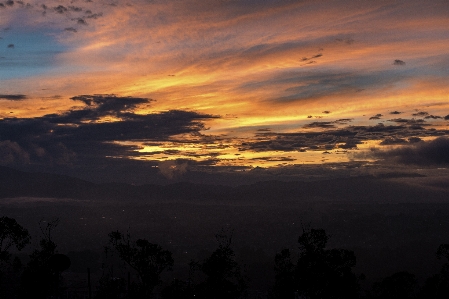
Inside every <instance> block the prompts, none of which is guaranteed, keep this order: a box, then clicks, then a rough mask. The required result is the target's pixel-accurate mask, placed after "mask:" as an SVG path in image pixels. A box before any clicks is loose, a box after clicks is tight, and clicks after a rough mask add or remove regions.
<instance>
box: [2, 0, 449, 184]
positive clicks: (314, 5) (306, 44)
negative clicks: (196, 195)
mask: <svg viewBox="0 0 449 299" xmlns="http://www.w3.org/2000/svg"><path fill="white" fill-rule="evenodd" d="M448 82H449V2H448V1H447V0H431V1H422V0H407V1H393V0H385V1H383V0H379V1H365V0H359V1H354V0H341V1H336V0H335V1H331V0H323V1H311V0H310V1H309V0H304V1H281V0H279V1H272V0H267V1H264V0H259V1H255V0H241V1H231V0H211V1H199V0H164V1H158V0H154V1H151V0H130V1H126V0H124V1H106V0H72V1H62V0H59V1H58V0H44V1H33V0H31V1H11V0H9V1H5V0H3V1H2V2H0V117H1V120H0V164H2V165H6V166H12V167H19V168H30V169H34V170H37V169H46V170H52V169H53V170H58V169H59V170H60V169H66V170H67V171H66V173H70V171H71V170H73V173H76V169H78V168H80V167H84V169H85V168H86V167H91V168H92V169H94V168H95V169H106V168H107V167H106V166H105V165H112V164H114V163H118V164H120V167H118V168H116V169H115V170H114V171H119V170H118V169H122V168H126V167H128V168H129V169H132V167H137V166H136V165H139V166H138V167H142V165H144V166H145V167H151V168H155V169H157V170H158V171H159V172H160V173H162V174H164V175H165V176H167V177H172V176H173V174H174V173H175V174H176V173H178V174H180V175H181V174H182V173H183V172H185V171H186V169H201V168H202V167H203V168H207V169H216V170H217V171H218V170H223V169H226V170H227V171H237V170H239V171H240V170H251V169H254V168H255V167H257V166H258V167H262V168H269V167H273V168H281V167H284V168H288V167H295V166H298V165H303V164H311V165H312V164H313V165H332V166H335V165H338V164H337V163H342V164H341V165H348V163H349V164H350V163H355V162H357V163H361V162H363V163H378V164H382V163H386V165H391V164H392V163H394V164H395V165H396V164H401V165H426V166H429V165H435V167H442V166H441V165H447V164H448V163H449V156H448V155H449V154H448V153H449V139H448V138H447V136H449V84H448ZM69 170H70V171H69Z"/></svg>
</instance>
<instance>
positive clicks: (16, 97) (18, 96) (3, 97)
mask: <svg viewBox="0 0 449 299" xmlns="http://www.w3.org/2000/svg"><path fill="white" fill-rule="evenodd" d="M26 98H27V97H26V95H24V94H0V100H8V101H22V100H25V99H26Z"/></svg>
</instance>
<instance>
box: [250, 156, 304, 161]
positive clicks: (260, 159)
mask: <svg viewBox="0 0 449 299" xmlns="http://www.w3.org/2000/svg"><path fill="white" fill-rule="evenodd" d="M251 160H252V161H265V162H293V161H296V159H294V158H291V157H258V158H252V159H251Z"/></svg>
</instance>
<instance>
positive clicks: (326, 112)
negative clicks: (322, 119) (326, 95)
mask: <svg viewBox="0 0 449 299" xmlns="http://www.w3.org/2000/svg"><path fill="white" fill-rule="evenodd" d="M321 113H324V114H329V113H331V112H330V111H323V112H321Z"/></svg>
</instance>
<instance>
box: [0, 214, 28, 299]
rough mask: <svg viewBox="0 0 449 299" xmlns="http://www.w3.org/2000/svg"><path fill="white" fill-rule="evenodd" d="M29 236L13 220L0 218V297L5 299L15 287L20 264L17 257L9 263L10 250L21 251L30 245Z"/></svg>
mask: <svg viewBox="0 0 449 299" xmlns="http://www.w3.org/2000/svg"><path fill="white" fill-rule="evenodd" d="M30 239H31V237H30V235H29V233H28V231H27V230H26V229H25V228H23V227H22V226H21V225H20V224H18V223H17V221H16V220H15V219H13V218H9V217H6V216H3V217H0V297H4V296H5V298H6V296H9V294H8V293H10V292H12V291H13V289H14V288H15V287H16V281H17V280H18V279H17V277H18V275H20V270H21V267H22V263H21V261H20V259H19V258H18V257H16V258H14V260H13V261H12V262H11V253H10V252H9V250H10V249H11V248H16V249H17V250H19V251H20V250H22V249H23V248H24V247H25V246H26V245H28V244H29V243H30Z"/></svg>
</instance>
